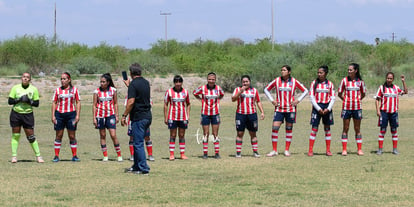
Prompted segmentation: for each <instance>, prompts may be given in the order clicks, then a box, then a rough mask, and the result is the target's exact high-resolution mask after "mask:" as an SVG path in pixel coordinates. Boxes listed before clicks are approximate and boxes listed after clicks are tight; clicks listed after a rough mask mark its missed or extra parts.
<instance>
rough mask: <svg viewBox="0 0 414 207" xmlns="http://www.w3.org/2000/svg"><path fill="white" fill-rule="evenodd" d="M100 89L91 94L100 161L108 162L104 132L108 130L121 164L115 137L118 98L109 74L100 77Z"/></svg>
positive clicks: (117, 120) (119, 149) (119, 148)
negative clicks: (99, 145)
mask: <svg viewBox="0 0 414 207" xmlns="http://www.w3.org/2000/svg"><path fill="white" fill-rule="evenodd" d="M100 83H101V87H99V88H97V89H96V90H95V91H94V92H93V93H94V95H93V104H92V113H93V125H95V128H96V129H99V135H100V143H101V150H102V153H103V156H104V157H103V159H102V161H104V162H106V161H108V149H107V147H106V130H105V129H108V131H109V134H110V136H111V139H112V142H113V143H114V148H115V151H116V153H117V157H118V158H117V160H118V162H122V155H121V147H120V146H119V141H118V138H117V137H116V124H117V123H118V122H119V119H118V117H119V114H118V98H117V93H116V88H115V85H114V82H113V81H112V77H111V75H110V74H109V73H105V74H103V75H102V76H101V80H100Z"/></svg>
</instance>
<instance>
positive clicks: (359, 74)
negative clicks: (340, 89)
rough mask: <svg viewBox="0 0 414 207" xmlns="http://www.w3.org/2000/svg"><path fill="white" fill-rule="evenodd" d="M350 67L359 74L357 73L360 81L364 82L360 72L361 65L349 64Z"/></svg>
mask: <svg viewBox="0 0 414 207" xmlns="http://www.w3.org/2000/svg"><path fill="white" fill-rule="evenodd" d="M349 65H350V66H352V67H353V68H354V69H355V70H356V71H357V72H356V74H355V75H356V77H357V78H358V79H359V80H362V77H361V73H360V72H359V64H358V63H351V64H349Z"/></svg>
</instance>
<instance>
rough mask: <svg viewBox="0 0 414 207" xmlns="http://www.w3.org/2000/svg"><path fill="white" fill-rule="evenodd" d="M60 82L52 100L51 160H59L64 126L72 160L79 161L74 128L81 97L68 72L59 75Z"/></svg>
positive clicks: (78, 116) (77, 118)
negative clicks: (52, 134) (52, 154)
mask: <svg viewBox="0 0 414 207" xmlns="http://www.w3.org/2000/svg"><path fill="white" fill-rule="evenodd" d="M60 82H61V85H62V86H61V87H59V88H56V90H55V93H54V95H53V100H52V123H53V124H54V129H55V131H56V139H55V157H54V158H53V162H59V160H60V158H59V153H60V147H61V145H62V137H63V131H64V129H65V128H66V129H67V132H68V137H69V144H70V148H71V150H72V161H74V162H79V161H80V159H79V158H78V156H77V149H78V144H77V143H78V142H77V140H76V129H77V125H78V122H79V119H80V110H81V103H80V101H81V97H80V95H79V91H78V89H77V88H76V87H74V86H73V85H72V79H71V77H70V74H69V73H68V72H64V73H63V74H62V75H61V77H60Z"/></svg>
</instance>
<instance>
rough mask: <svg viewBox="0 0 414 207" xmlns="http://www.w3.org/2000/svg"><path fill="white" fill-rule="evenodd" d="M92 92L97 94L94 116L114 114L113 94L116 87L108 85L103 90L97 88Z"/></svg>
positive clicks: (102, 116)
mask: <svg viewBox="0 0 414 207" xmlns="http://www.w3.org/2000/svg"><path fill="white" fill-rule="evenodd" d="M93 93H94V94H95V95H97V96H98V97H97V102H96V112H95V117H97V118H104V117H109V116H112V115H115V106H114V95H115V93H116V88H114V87H111V86H108V89H107V90H104V91H102V90H101V89H100V88H98V89H96V90H95V91H94V92H93Z"/></svg>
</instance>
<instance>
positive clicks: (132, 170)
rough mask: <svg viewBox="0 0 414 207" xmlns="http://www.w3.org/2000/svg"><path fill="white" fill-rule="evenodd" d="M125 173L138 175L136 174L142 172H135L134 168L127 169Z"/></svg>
mask: <svg viewBox="0 0 414 207" xmlns="http://www.w3.org/2000/svg"><path fill="white" fill-rule="evenodd" d="M124 172H125V173H136V172H140V171H139V170H135V169H134V168H132V167H129V168H125V170H124Z"/></svg>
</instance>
